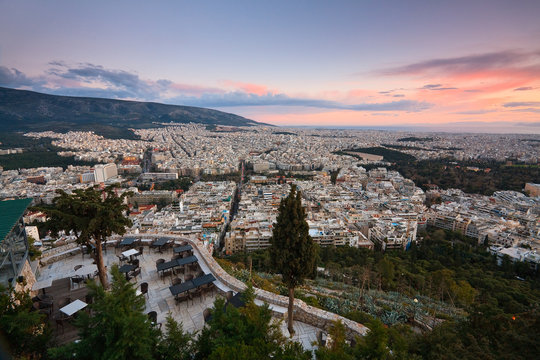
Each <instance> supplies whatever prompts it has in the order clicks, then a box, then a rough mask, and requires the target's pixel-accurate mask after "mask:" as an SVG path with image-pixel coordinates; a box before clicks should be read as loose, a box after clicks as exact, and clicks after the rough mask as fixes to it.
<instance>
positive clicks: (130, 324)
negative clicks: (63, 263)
mask: <svg viewBox="0 0 540 360" xmlns="http://www.w3.org/2000/svg"><path fill="white" fill-rule="evenodd" d="M111 274H112V277H113V281H112V284H111V290H110V291H106V290H105V288H104V287H103V286H101V285H98V284H96V283H94V282H93V281H90V282H89V283H88V285H87V286H88V287H89V289H90V292H89V294H90V295H91V296H92V297H93V303H92V304H90V305H88V308H89V310H90V312H80V313H79V315H78V317H77V318H76V320H75V321H74V324H75V326H77V327H78V329H79V336H80V341H79V342H78V343H75V344H72V345H69V346H68V348H67V349H66V348H64V349H62V348H61V349H60V350H64V351H63V352H62V351H59V349H56V350H54V351H50V352H49V355H51V356H53V355H54V356H59V355H60V354H62V353H63V354H65V353H68V352H67V351H65V350H69V351H70V352H71V353H75V354H76V355H75V356H76V358H77V359H82V360H85V359H103V360H115V359H117V360H120V359H154V350H155V348H156V343H157V341H158V336H159V330H156V329H155V328H154V327H153V325H152V324H151V322H150V320H149V318H148V316H147V315H146V314H144V309H145V299H144V297H143V296H139V295H137V294H136V289H135V287H134V285H133V284H132V283H130V282H128V281H127V280H126V279H125V277H124V275H122V274H121V273H120V272H119V271H118V266H117V265H113V267H112V270H111ZM164 346H165V347H166V345H164ZM64 356H65V355H64ZM60 358H61V357H60Z"/></svg>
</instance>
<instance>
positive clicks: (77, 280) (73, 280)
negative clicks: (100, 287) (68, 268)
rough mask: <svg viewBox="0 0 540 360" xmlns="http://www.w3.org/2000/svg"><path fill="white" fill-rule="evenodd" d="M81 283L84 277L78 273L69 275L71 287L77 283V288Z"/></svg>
mask: <svg viewBox="0 0 540 360" xmlns="http://www.w3.org/2000/svg"><path fill="white" fill-rule="evenodd" d="M81 283H84V277H82V276H80V275H76V276H72V277H71V287H72V288H73V285H75V284H77V289H79V288H80V287H81Z"/></svg>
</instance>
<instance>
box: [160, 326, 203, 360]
mask: <svg viewBox="0 0 540 360" xmlns="http://www.w3.org/2000/svg"><path fill="white" fill-rule="evenodd" d="M191 340H192V339H191V334H189V333H186V332H184V330H183V329H182V324H179V323H177V322H176V321H175V320H174V319H173V318H172V317H171V316H170V315H169V316H167V320H166V323H165V333H162V334H161V336H160V339H159V343H158V345H157V348H156V351H157V356H156V359H161V360H185V359H191V358H192V356H191V354H192V353H193V352H194V349H193V346H192V341H191Z"/></svg>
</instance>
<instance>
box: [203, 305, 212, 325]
mask: <svg viewBox="0 0 540 360" xmlns="http://www.w3.org/2000/svg"><path fill="white" fill-rule="evenodd" d="M203 318H204V322H205V323H207V322H208V321H209V320H210V319H211V318H212V310H210V309H208V308H206V309H204V311H203Z"/></svg>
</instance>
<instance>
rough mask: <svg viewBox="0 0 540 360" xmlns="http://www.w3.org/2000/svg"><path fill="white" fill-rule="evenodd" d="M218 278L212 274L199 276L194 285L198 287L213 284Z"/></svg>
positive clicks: (194, 280)
mask: <svg viewBox="0 0 540 360" xmlns="http://www.w3.org/2000/svg"><path fill="white" fill-rule="evenodd" d="M215 280H216V278H215V277H214V275H212V274H204V275H203V276H199V277H198V278H195V279H193V280H192V281H193V284H194V285H195V286H197V287H199V286H202V285H206V284H209V283H211V282H214V281H215Z"/></svg>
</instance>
